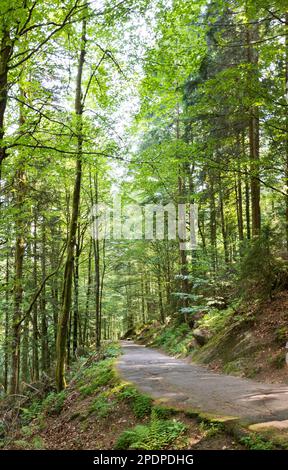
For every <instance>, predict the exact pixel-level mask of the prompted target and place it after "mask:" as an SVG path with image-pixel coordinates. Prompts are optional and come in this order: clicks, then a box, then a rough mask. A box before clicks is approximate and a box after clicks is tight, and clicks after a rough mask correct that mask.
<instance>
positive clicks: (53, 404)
mask: <svg viewBox="0 0 288 470" xmlns="http://www.w3.org/2000/svg"><path fill="white" fill-rule="evenodd" d="M65 398H66V392H65V391H64V390H63V391H62V392H59V393H56V392H51V393H49V394H48V395H47V397H46V398H44V400H43V401H42V411H43V412H44V413H45V414H46V415H48V416H54V415H59V414H60V413H61V411H62V408H63V406H64V402H65Z"/></svg>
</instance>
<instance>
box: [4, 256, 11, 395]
mask: <svg viewBox="0 0 288 470" xmlns="http://www.w3.org/2000/svg"><path fill="white" fill-rule="evenodd" d="M9 283H10V271H9V251H7V254H6V286H5V352H4V390H5V392H7V391H8V372H9V298H10V293H9Z"/></svg>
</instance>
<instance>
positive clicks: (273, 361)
mask: <svg viewBox="0 0 288 470" xmlns="http://www.w3.org/2000/svg"><path fill="white" fill-rule="evenodd" d="M268 362H269V364H270V365H271V366H272V367H273V368H275V369H283V367H284V366H285V364H286V359H285V353H284V351H280V352H279V353H278V354H276V355H275V356H272V357H269V359H268Z"/></svg>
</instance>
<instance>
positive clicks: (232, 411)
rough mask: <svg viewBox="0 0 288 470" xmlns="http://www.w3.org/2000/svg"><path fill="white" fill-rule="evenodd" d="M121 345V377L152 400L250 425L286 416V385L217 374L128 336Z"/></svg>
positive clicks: (282, 418)
mask: <svg viewBox="0 0 288 470" xmlns="http://www.w3.org/2000/svg"><path fill="white" fill-rule="evenodd" d="M121 345H122V349H123V355H122V356H121V357H120V359H119V362H118V366H117V367H118V370H119V372H120V374H121V376H122V377H123V378H124V379H125V380H127V381H129V382H132V383H133V384H135V386H136V387H137V388H138V389H139V390H140V391H142V392H144V393H147V394H149V395H150V396H151V397H153V398H155V399H162V400H163V401H164V402H166V403H167V404H170V405H171V406H172V405H174V406H180V407H182V408H185V409H191V410H197V411H199V412H204V413H209V414H213V415H217V416H226V417H228V416H229V417H235V418H239V419H240V420H241V421H243V422H246V423H250V424H251V423H259V422H266V421H275V420H287V419H288V386H285V385H270V384H264V383H259V382H255V381H253V380H250V379H243V378H240V377H233V376H231V375H224V374H218V373H215V372H212V371H210V370H208V369H206V368H205V367H202V366H200V365H198V364H191V363H187V362H185V361H184V360H181V359H175V358H173V357H170V356H167V355H166V354H164V353H161V352H159V351H157V350H155V349H152V348H146V347H145V346H141V345H138V344H135V343H134V342H132V341H122V342H121Z"/></svg>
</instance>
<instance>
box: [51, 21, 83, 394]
mask: <svg viewBox="0 0 288 470" xmlns="http://www.w3.org/2000/svg"><path fill="white" fill-rule="evenodd" d="M85 51H86V18H84V19H83V22H82V37H81V50H80V55H79V63H78V73H77V81H76V97H75V113H76V117H77V158H76V175H75V183H74V191H73V204H72V214H71V221H70V227H69V234H68V245H67V255H66V262H65V270H64V285H63V295H62V307H61V312H60V316H59V324H58V331H57V342H56V350H57V351H56V356H57V362H56V386H57V390H58V391H60V390H63V388H65V386H66V383H65V349H66V340H67V330H68V324H69V317H70V309H71V290H72V280H73V258H74V247H75V237H76V231H77V224H78V215H79V207H80V194H81V178H82V147H83V135H82V132H83V129H82V128H83V123H82V114H83V104H82V75H83V67H84V62H85Z"/></svg>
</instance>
